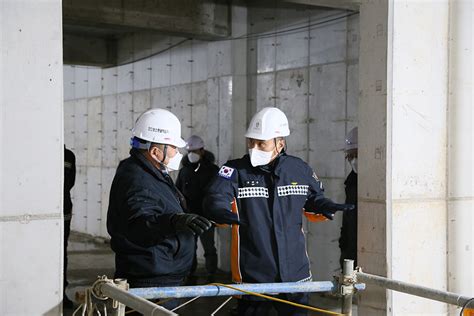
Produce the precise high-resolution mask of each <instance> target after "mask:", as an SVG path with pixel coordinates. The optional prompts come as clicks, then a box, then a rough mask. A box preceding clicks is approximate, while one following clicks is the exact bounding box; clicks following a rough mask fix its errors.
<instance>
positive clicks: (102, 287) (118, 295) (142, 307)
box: [97, 283, 178, 316]
mask: <svg viewBox="0 0 474 316" xmlns="http://www.w3.org/2000/svg"><path fill="white" fill-rule="evenodd" d="M97 286H98V290H99V291H100V292H101V293H102V294H103V295H105V296H107V297H109V298H111V299H114V300H116V301H119V302H120V303H123V304H125V305H126V306H128V307H130V308H133V309H134V310H136V311H137V312H139V313H142V314H143V315H150V316H176V315H178V314H176V313H173V312H171V311H169V310H167V309H166V308H164V307H162V306H159V305H156V304H154V303H152V302H150V301H147V300H146V299H144V298H141V297H138V296H135V295H133V294H131V293H130V292H127V291H125V290H123V289H120V288H118V287H117V286H116V285H113V284H110V283H101V284H98V285H97Z"/></svg>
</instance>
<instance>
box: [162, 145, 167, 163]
mask: <svg viewBox="0 0 474 316" xmlns="http://www.w3.org/2000/svg"><path fill="white" fill-rule="evenodd" d="M167 151H168V145H167V144H165V147H163V159H161V163H162V164H165V160H166V152H167Z"/></svg>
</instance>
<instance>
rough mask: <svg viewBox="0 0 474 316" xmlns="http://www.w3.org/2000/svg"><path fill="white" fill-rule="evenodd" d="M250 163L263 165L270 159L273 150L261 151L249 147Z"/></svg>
mask: <svg viewBox="0 0 474 316" xmlns="http://www.w3.org/2000/svg"><path fill="white" fill-rule="evenodd" d="M249 155H250V163H251V164H252V166H254V167H257V166H265V165H268V164H269V163H270V161H272V156H273V150H272V151H263V150H258V149H254V148H251V149H249Z"/></svg>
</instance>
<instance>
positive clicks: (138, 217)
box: [107, 109, 211, 309]
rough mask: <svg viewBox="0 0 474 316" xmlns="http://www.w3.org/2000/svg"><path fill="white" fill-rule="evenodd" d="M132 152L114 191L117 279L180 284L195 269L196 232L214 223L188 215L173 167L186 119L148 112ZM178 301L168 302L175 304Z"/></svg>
mask: <svg viewBox="0 0 474 316" xmlns="http://www.w3.org/2000/svg"><path fill="white" fill-rule="evenodd" d="M132 134H133V137H132V141H131V145H132V149H131V150H130V157H129V158H127V159H125V160H123V161H121V162H120V164H119V166H118V168H117V172H116V174H115V177H114V179H113V182H112V188H111V190H110V199H109V208H108V211H107V231H108V232H109V234H110V236H111V240H110V245H111V247H112V250H113V251H114V252H115V278H124V279H127V281H128V283H129V284H130V287H132V288H133V287H140V288H141V287H163V286H180V285H182V284H183V283H184V279H185V277H186V276H187V275H188V274H189V271H190V269H191V265H192V262H193V256H194V246H195V235H200V234H202V233H204V232H205V231H206V230H208V229H209V228H211V223H210V222H209V221H208V220H207V219H206V218H204V217H202V216H199V215H196V214H186V213H185V212H184V210H185V209H186V205H185V204H186V203H185V199H184V197H183V195H182V194H181V193H180V192H179V190H178V189H177V188H176V186H175V185H174V183H173V181H172V179H171V177H170V175H169V172H170V171H173V170H178V168H179V165H180V162H181V158H182V154H181V153H180V152H179V151H178V148H182V147H184V146H185V144H186V143H185V141H184V140H183V139H182V138H181V123H180V122H179V119H178V118H177V117H176V116H175V115H174V114H173V113H171V112H169V111H167V110H164V109H152V110H148V111H146V112H145V113H143V114H142V115H141V116H140V117H139V118H138V120H137V122H136V123H135V126H134V128H133V130H132ZM177 305H178V300H172V301H169V302H165V303H164V304H163V306H164V307H165V308H167V309H172V308H174V307H176V306H177Z"/></svg>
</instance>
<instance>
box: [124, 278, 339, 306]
mask: <svg viewBox="0 0 474 316" xmlns="http://www.w3.org/2000/svg"><path fill="white" fill-rule="evenodd" d="M232 287H235V288H239V289H242V290H245V291H250V292H255V293H267V294H272V293H303V292H332V291H334V290H336V289H337V288H338V285H337V283H334V282H332V281H320V282H296V283H294V282H293V283H290V282H287V283H261V284H250V283H249V284H232ZM129 293H131V294H133V295H136V296H139V297H142V298H146V299H158V298H168V297H176V298H179V297H196V296H229V295H245V294H244V293H242V292H240V291H237V290H233V289H229V288H226V287H223V286H219V285H200V286H179V287H155V288H133V289H130V290H129ZM127 305H128V304H127Z"/></svg>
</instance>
